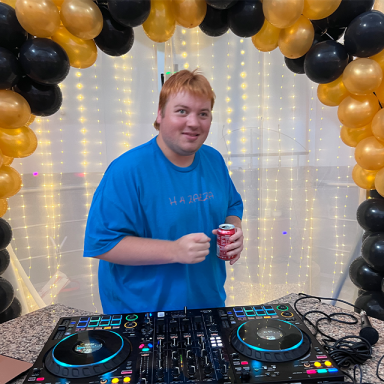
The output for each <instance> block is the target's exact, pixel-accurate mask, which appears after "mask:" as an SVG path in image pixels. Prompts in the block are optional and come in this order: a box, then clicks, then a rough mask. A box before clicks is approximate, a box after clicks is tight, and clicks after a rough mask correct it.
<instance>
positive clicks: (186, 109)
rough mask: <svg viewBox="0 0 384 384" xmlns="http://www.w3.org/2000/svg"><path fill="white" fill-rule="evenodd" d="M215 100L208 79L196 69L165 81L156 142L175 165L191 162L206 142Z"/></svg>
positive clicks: (180, 73) (157, 119)
mask: <svg viewBox="0 0 384 384" xmlns="http://www.w3.org/2000/svg"><path fill="white" fill-rule="evenodd" d="M214 100H215V94H214V93H213V91H212V88H211V86H210V84H209V82H208V80H207V79H206V78H205V77H204V76H202V75H200V74H196V71H193V72H190V71H181V72H178V73H177V74H175V75H173V76H172V77H170V78H169V80H167V82H166V83H165V84H164V86H163V89H162V90H161V93H160V102H159V109H158V111H157V118H156V122H155V127H157V129H158V130H159V134H158V136H157V143H158V145H159V147H160V148H161V150H162V151H163V153H164V154H165V156H166V157H167V158H168V159H169V160H170V161H171V162H173V163H174V164H175V165H178V166H181V167H185V166H188V165H189V164H191V163H192V161H193V159H194V155H195V153H196V152H197V151H198V150H199V149H200V147H201V146H202V145H203V143H204V142H205V140H206V138H207V136H208V134H209V129H210V127H211V122H212V107H213V103H214Z"/></svg>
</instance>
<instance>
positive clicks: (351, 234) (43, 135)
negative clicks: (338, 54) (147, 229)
mask: <svg viewBox="0 0 384 384" xmlns="http://www.w3.org/2000/svg"><path fill="white" fill-rule="evenodd" d="M162 47H164V44H163V45H159V46H157V44H156V43H153V42H152V41H151V40H149V39H148V38H147V37H146V36H145V34H144V32H143V30H142V28H140V27H139V28H135V44H134V46H133V48H132V49H131V51H130V52H129V53H128V54H126V55H124V56H122V57H116V58H113V57H109V56H106V55H104V54H103V53H101V52H99V57H98V59H97V62H96V64H95V65H94V66H92V67H90V68H88V69H85V70H81V71H77V70H76V69H72V70H71V72H70V74H69V76H68V77H67V79H66V80H65V81H64V82H63V84H62V87H61V90H62V92H63V97H64V102H63V105H62V107H61V109H60V111H59V112H58V113H57V114H55V115H53V116H51V117H49V118H36V120H35V122H34V123H33V125H32V128H33V129H34V131H35V132H36V135H37V136H38V139H39V146H38V149H37V150H36V152H35V153H34V154H33V155H32V156H30V157H28V159H24V160H23V159H15V161H14V163H13V165H14V166H15V168H16V169H17V170H18V171H19V172H20V173H21V174H22V176H23V189H22V190H21V191H20V193H18V194H17V195H15V196H14V197H12V198H10V199H9V206H10V209H9V211H8V213H7V214H6V215H5V216H4V218H5V219H6V220H10V223H11V225H12V229H13V233H14V239H13V242H12V246H13V249H14V251H15V254H16V255H17V257H18V259H19V261H20V265H21V266H22V267H23V269H24V271H25V273H26V276H27V278H28V279H29V280H30V281H31V282H32V284H33V286H34V287H35V288H36V290H37V291H38V292H39V294H40V296H41V297H42V299H43V301H44V303H46V304H51V303H63V304H66V305H69V306H73V307H77V308H83V309H86V310H92V311H95V310H97V311H101V305H100V301H99V298H98V287H97V260H92V259H89V258H87V259H84V258H82V248H83V238H84V230H85V223H86V218H87V213H88V210H89V206H90V203H91V200H92V196H93V193H94V191H95V189H96V187H97V185H98V183H99V181H100V179H101V177H102V174H103V172H104V171H105V170H106V168H107V167H108V165H109V163H110V162H111V161H112V160H113V159H115V158H116V157H118V156H119V155H120V154H122V153H123V152H125V151H126V150H129V149H131V148H133V147H135V146H137V145H140V144H141V143H144V142H146V141H148V140H149V139H150V138H152V137H153V136H154V135H156V131H155V129H154V128H153V125H152V124H153V121H154V119H155V115H156V109H157V101H158V92H159V90H158V69H159V71H160V70H161V69H162V68H158V67H157V49H158V48H159V49H161V48H162ZM196 67H200V68H201V70H202V71H203V73H204V74H205V75H206V76H207V77H208V79H209V80H210V81H211V84H212V86H213V89H214V91H215V93H216V95H217V99H216V103H215V108H214V114H213V124H212V128H211V133H210V135H209V137H208V139H207V142H206V144H208V145H211V146H213V147H215V148H217V149H218V150H219V151H220V152H221V153H222V154H223V156H224V158H225V159H226V161H227V165H228V167H229V169H230V172H231V175H232V178H233V180H234V182H235V184H236V187H237V189H238V191H239V192H240V193H241V195H242V197H243V199H244V205H245V215H244V221H243V226H244V234H245V250H244V251H243V257H242V259H241V260H240V261H239V262H238V263H236V264H235V265H234V266H233V267H228V280H227V286H226V289H227V293H228V299H227V304H228V305H232V304H247V303H262V302H265V301H267V300H270V299H273V298H277V297H280V296H282V295H284V294H286V293H289V292H298V291H305V292H307V293H312V294H322V295H332V294H333V293H334V292H335V290H337V289H338V282H339V280H340V278H341V277H342V272H343V271H346V270H347V266H348V265H349V257H350V253H351V252H352V251H353V248H354V246H355V243H356V238H357V237H358V236H360V235H361V233H360V230H359V228H358V226H357V224H356V221H355V211H356V206H357V205H358V202H359V191H358V187H357V186H356V185H355V184H354V183H353V181H352V179H351V172H352V167H353V165H354V160H353V151H352V150H351V149H350V148H349V147H347V146H345V145H344V144H342V142H341V140H340V139H339V134H340V123H339V121H338V119H337V114H336V109H332V108H327V107H325V106H323V105H322V104H320V103H319V102H318V101H317V97H316V88H317V86H316V85H315V84H313V83H311V82H310V81H309V80H308V79H307V78H306V77H304V76H299V75H294V74H293V73H292V72H290V71H289V70H288V69H287V68H286V67H285V66H284V61H283V58H282V55H281V54H280V52H277V51H273V52H271V53H261V52H259V51H258V50H257V49H255V47H254V46H253V44H252V41H251V39H241V38H239V37H236V36H235V35H233V34H232V33H227V34H225V35H224V36H222V37H219V38H211V37H208V36H206V35H205V34H203V33H202V32H201V31H200V30H199V29H198V28H194V29H191V30H187V29H183V28H182V27H179V26H178V27H177V29H176V32H175V35H174V36H173V37H172V39H171V40H170V41H168V42H167V43H165V54H164V71H165V72H166V77H167V76H169V74H170V73H172V72H174V71H176V70H180V69H183V68H188V69H194V68H196ZM159 225H161V223H159ZM353 292H354V291H353V290H344V291H343V292H342V294H343V295H344V297H347V298H350V297H348V295H353V294H354V293H353Z"/></svg>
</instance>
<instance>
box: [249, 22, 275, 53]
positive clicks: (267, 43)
mask: <svg viewBox="0 0 384 384" xmlns="http://www.w3.org/2000/svg"><path fill="white" fill-rule="evenodd" d="M280 31H281V29H280V28H277V27H275V26H274V25H272V24H271V23H270V22H269V21H268V20H267V19H265V20H264V24H263V26H262V27H261V29H260V31H259V32H257V33H256V35H254V36H252V43H253V45H254V46H255V47H256V48H257V49H258V50H259V51H261V52H270V51H273V50H274V49H275V48H277V45H278V42H279V35H280Z"/></svg>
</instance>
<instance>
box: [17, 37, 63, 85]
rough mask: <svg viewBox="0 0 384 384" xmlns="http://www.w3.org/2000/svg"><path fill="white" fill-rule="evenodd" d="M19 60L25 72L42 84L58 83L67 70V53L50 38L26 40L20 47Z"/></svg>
mask: <svg viewBox="0 0 384 384" xmlns="http://www.w3.org/2000/svg"><path fill="white" fill-rule="evenodd" d="M19 61H20V64H21V66H22V68H23V70H24V72H25V74H26V75H28V76H29V77H30V78H31V79H33V80H35V81H37V82H38V83H42V84H51V85H52V84H59V83H61V82H62V81H63V80H64V79H65V78H66V77H67V75H68V72H69V59H68V55H67V53H66V52H65V51H64V49H63V48H61V46H60V45H59V44H57V43H55V42H54V41H53V40H50V39H42V38H36V39H31V40H28V41H26V42H25V43H24V44H23V45H22V46H21V48H20V57H19Z"/></svg>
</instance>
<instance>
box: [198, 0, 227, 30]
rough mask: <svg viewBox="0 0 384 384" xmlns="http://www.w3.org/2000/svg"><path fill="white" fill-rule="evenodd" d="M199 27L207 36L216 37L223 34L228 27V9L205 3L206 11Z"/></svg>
mask: <svg viewBox="0 0 384 384" xmlns="http://www.w3.org/2000/svg"><path fill="white" fill-rule="evenodd" d="M199 27H200V29H201V30H202V31H203V32H204V33H205V34H206V35H208V36H212V37H217V36H221V35H224V33H226V32H227V31H228V29H229V24H228V11H227V10H226V9H216V8H213V7H211V6H210V5H207V13H206V14H205V17H204V20H203V21H202V23H201V24H200V25H199Z"/></svg>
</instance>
